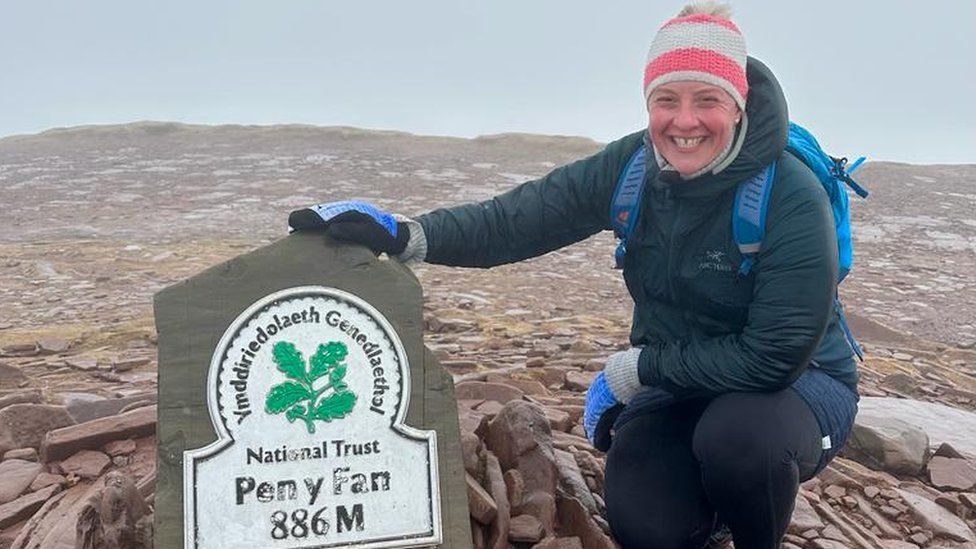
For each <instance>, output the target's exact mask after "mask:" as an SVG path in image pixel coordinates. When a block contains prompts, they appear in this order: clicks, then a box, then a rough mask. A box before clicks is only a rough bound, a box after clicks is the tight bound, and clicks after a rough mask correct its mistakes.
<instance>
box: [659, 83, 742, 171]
mask: <svg viewBox="0 0 976 549" xmlns="http://www.w3.org/2000/svg"><path fill="white" fill-rule="evenodd" d="M647 111H648V117H649V120H648V133H649V134H650V137H651V143H652V144H653V145H654V149H655V150H657V152H658V153H659V154H660V155H661V156H663V157H664V159H665V160H667V161H668V164H670V165H671V166H672V167H673V168H674V169H675V170H677V172H678V173H680V174H681V175H685V176H687V175H691V174H693V173H695V172H697V171H698V170H700V169H702V168H704V167H705V166H707V165H708V164H709V163H710V162H711V161H712V160H714V159H715V157H717V156H718V155H719V154H720V153H721V152H722V151H723V150H725V147H726V146H727V145H728V144H729V142H730V141H731V140H732V136H733V135H734V134H735V125H736V124H737V123H738V121H739V118H740V117H741V112H740V111H739V107H738V105H736V104H735V100H733V99H732V96H730V95H729V94H728V93H726V92H725V90H723V89H722V88H720V87H718V86H713V85H711V84H706V83H703V82H687V81H686V82H668V83H667V84H661V85H660V86H658V87H656V88H654V91H652V92H651V95H650V97H648V99H647Z"/></svg>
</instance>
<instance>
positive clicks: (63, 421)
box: [0, 404, 74, 454]
mask: <svg viewBox="0 0 976 549" xmlns="http://www.w3.org/2000/svg"><path fill="white" fill-rule="evenodd" d="M73 423H74V421H73V420H72V419H71V416H69V415H68V411H67V410H66V409H65V408H64V407H63V406H47V405H44V404H13V405H11V406H7V407H6V408H4V409H3V410H0V454H2V453H5V452H7V451H9V450H14V449H17V448H37V447H38V446H40V444H41V441H42V440H43V439H44V435H45V434H46V433H47V432H48V431H52V430H54V429H59V428H61V427H66V426H68V425H71V424H73Z"/></svg>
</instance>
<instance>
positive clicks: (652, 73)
mask: <svg viewBox="0 0 976 549" xmlns="http://www.w3.org/2000/svg"><path fill="white" fill-rule="evenodd" d="M682 80H692V81H695V82H705V83H708V84H713V85H715V86H718V87H720V88H722V89H723V90H725V91H726V92H728V94H729V95H731V96H732V98H733V99H735V102H736V103H737V104H738V105H739V108H740V109H742V110H745V108H746V96H747V95H748V94H749V84H748V83H747V82H746V41H745V38H743V36H742V33H741V32H740V31H739V27H737V26H735V23H733V22H732V21H730V20H729V19H727V18H725V17H722V16H719V15H712V14H706V13H692V14H690V15H679V16H678V17H675V18H673V19H670V20H668V21H667V22H665V23H664V25H663V26H661V29H660V30H658V32H657V35H656V36H655V37H654V41H653V42H652V43H651V49H650V51H649V52H648V53H647V65H645V66H644V102H645V103H646V102H647V99H648V97H650V95H651V91H652V90H653V89H654V88H656V87H657V86H660V85H661V84H665V83H667V82H676V81H682Z"/></svg>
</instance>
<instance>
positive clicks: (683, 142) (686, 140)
mask: <svg viewBox="0 0 976 549" xmlns="http://www.w3.org/2000/svg"><path fill="white" fill-rule="evenodd" d="M672 139H674V142H675V144H676V145H678V148H681V149H690V148H693V147H697V146H698V144H699V143H701V142H702V141H704V140H705V138H704V137H674V138H672Z"/></svg>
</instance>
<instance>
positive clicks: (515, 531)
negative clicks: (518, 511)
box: [508, 515, 545, 543]
mask: <svg viewBox="0 0 976 549" xmlns="http://www.w3.org/2000/svg"><path fill="white" fill-rule="evenodd" d="M543 535H545V529H543V528H542V523H541V522H539V519H537V518H535V517H533V516H532V515H519V516H517V517H512V521H511V523H510V525H509V530H508V539H509V540H510V541H513V542H516V543H526V542H528V543H535V542H537V541H539V540H541V539H542V536H543Z"/></svg>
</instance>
